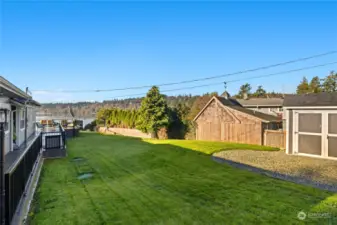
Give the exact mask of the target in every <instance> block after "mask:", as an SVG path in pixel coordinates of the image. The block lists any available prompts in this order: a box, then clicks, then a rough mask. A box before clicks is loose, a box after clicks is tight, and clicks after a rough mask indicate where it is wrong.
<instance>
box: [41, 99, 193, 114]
mask: <svg viewBox="0 0 337 225" xmlns="http://www.w3.org/2000/svg"><path fill="white" fill-rule="evenodd" d="M198 97H199V96H198V95H196V96H192V95H178V96H166V100H167V103H168V105H169V106H170V107H175V106H176V105H177V104H179V103H181V104H185V105H186V106H188V107H189V108H190V107H192V105H193V103H194V101H195V100H196V99H197V98H198ZM141 101H142V98H128V99H122V100H119V99H115V100H109V101H103V102H77V103H47V104H42V107H41V109H40V113H51V114H52V115H53V116H69V108H71V109H72V111H73V112H74V114H75V116H76V117H84V118H89V117H95V114H96V112H97V111H98V110H99V109H100V108H104V107H107V108H111V107H116V108H121V109H135V108H138V107H139V106H140V103H141Z"/></svg>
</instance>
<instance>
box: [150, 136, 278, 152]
mask: <svg viewBox="0 0 337 225" xmlns="http://www.w3.org/2000/svg"><path fill="white" fill-rule="evenodd" d="M143 141H145V142H148V143H151V144H169V145H174V146H178V147H182V148H187V149H190V150H194V151H198V152H202V153H205V154H213V153H215V152H219V151H225V150H233V149H238V150H257V151H278V150H279V149H278V148H274V147H268V146H260V145H249V144H238V143H228V142H217V141H195V140H155V139H143Z"/></svg>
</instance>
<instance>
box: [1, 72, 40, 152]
mask: <svg viewBox="0 0 337 225" xmlns="http://www.w3.org/2000/svg"><path fill="white" fill-rule="evenodd" d="M39 107H40V104H39V103H38V102H36V101H34V100H33V99H32V96H30V95H29V94H28V93H26V92H24V91H22V90H21V89H19V88H18V87H16V86H15V85H14V84H12V83H10V82H9V81H7V80H6V79H5V78H3V77H1V76H0V111H2V113H1V115H2V117H3V119H4V120H5V154H7V153H8V152H10V151H13V150H14V146H15V145H14V143H15V144H16V145H17V146H22V145H23V144H24V143H25V142H26V140H28V139H30V138H31V137H32V136H35V131H36V128H35V121H36V111H37V110H38V108H39Z"/></svg>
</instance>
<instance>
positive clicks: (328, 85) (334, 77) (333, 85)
mask: <svg viewBox="0 0 337 225" xmlns="http://www.w3.org/2000/svg"><path fill="white" fill-rule="evenodd" d="M322 87H323V91H324V92H336V91H337V73H335V72H334V71H332V72H331V73H330V75H328V76H327V77H326V78H324V79H323V84H322Z"/></svg>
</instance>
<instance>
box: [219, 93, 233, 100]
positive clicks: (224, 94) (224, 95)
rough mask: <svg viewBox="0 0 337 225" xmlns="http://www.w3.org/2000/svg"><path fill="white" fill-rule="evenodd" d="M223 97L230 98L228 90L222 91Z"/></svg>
mask: <svg viewBox="0 0 337 225" xmlns="http://www.w3.org/2000/svg"><path fill="white" fill-rule="evenodd" d="M221 97H224V98H225V99H229V98H230V97H231V95H230V94H229V93H228V92H227V91H225V92H224V93H222V95H221Z"/></svg>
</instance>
